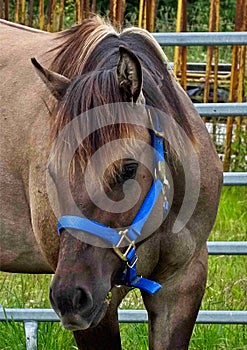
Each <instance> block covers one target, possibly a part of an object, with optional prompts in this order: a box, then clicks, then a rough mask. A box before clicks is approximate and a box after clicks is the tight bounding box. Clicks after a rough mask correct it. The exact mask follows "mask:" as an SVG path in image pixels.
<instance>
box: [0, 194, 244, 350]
mask: <svg viewBox="0 0 247 350" xmlns="http://www.w3.org/2000/svg"><path fill="white" fill-rule="evenodd" d="M246 194H247V191H246V187H239V188H238V187H225V188H224V189H223V193H222V197H221V202H220V208H219V213H218V217H217V221H216V223H215V226H214V230H213V232H212V234H211V237H210V239H211V240H222V241H224V240H227V241H231V240H232V241H233V240H246V227H247V196H246ZM246 266H247V264H246V257H243V256H239V257H233V256H232V257H231V256H228V257H227V256H216V257H213V256H211V257H210V258H209V278H208V284H207V289H206V293H205V296H204V299H203V303H202V307H201V309H205V310H244V309H246V301H247V273H246V271H247V268H246ZM50 279H51V276H48V275H22V274H6V273H0V303H1V304H2V305H3V306H4V307H16V308H23V307H28V308H30V307H33V308H49V307H50V304H49V300H48V287H49V283H50ZM121 307H123V308H136V309H137V308H143V305H142V303H141V301H140V298H139V293H138V292H137V291H133V292H132V293H131V294H130V295H129V296H128V297H127V298H126V299H125V301H124V302H123V303H122V306H121ZM120 327H121V334H122V344H123V350H146V349H147V348H148V340H147V325H146V324H121V325H120ZM38 332H39V333H38V339H39V346H38V349H39V350H72V349H76V346H75V343H74V340H73V337H72V334H71V333H70V332H68V331H65V330H63V329H62V327H61V326H60V324H59V323H40V325H39V331H38ZM0 350H25V339H24V330H23V325H22V324H21V323H15V322H7V323H0ZM95 350H97V349H95ZM190 350H247V326H243V325H196V326H195V329H194V333H193V337H192V340H191V344H190Z"/></svg>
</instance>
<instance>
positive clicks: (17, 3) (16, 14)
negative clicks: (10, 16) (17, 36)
mask: <svg viewBox="0 0 247 350" xmlns="http://www.w3.org/2000/svg"><path fill="white" fill-rule="evenodd" d="M19 12H20V0H16V2H15V23H19Z"/></svg>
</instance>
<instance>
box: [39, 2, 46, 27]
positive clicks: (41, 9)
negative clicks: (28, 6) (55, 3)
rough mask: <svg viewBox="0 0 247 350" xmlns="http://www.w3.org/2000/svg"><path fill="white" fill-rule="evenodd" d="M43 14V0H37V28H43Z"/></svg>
mask: <svg viewBox="0 0 247 350" xmlns="http://www.w3.org/2000/svg"><path fill="white" fill-rule="evenodd" d="M44 27H45V14H44V0H39V29H41V30H44Z"/></svg>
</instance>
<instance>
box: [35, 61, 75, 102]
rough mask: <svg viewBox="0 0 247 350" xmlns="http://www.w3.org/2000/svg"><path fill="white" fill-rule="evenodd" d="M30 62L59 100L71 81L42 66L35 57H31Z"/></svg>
mask: <svg viewBox="0 0 247 350" xmlns="http://www.w3.org/2000/svg"><path fill="white" fill-rule="evenodd" d="M31 61H32V64H33V65H34V67H35V70H36V72H37V74H38V75H39V77H40V78H41V79H42V80H43V82H44V83H45V84H46V85H47V87H48V88H49V89H50V91H51V92H52V94H53V95H54V97H55V98H56V99H57V100H61V99H62V98H63V96H64V95H65V93H66V91H67V89H68V87H69V85H70V83H71V81H70V80H69V79H68V78H66V77H64V76H63V75H61V74H58V73H55V72H52V71H50V70H49V69H47V68H45V67H43V66H42V65H41V64H40V63H39V62H38V61H37V60H36V58H31Z"/></svg>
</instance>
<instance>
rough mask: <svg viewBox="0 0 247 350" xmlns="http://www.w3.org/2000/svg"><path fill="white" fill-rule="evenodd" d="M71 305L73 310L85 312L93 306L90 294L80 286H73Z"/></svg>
mask: <svg viewBox="0 0 247 350" xmlns="http://www.w3.org/2000/svg"><path fill="white" fill-rule="evenodd" d="M72 305H73V308H74V310H81V311H83V313H86V312H87V311H89V310H91V308H92V307H93V299H92V296H91V294H89V293H88V292H87V291H85V290H84V289H82V288H80V287H77V288H75V290H74V293H73V297H72Z"/></svg>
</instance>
